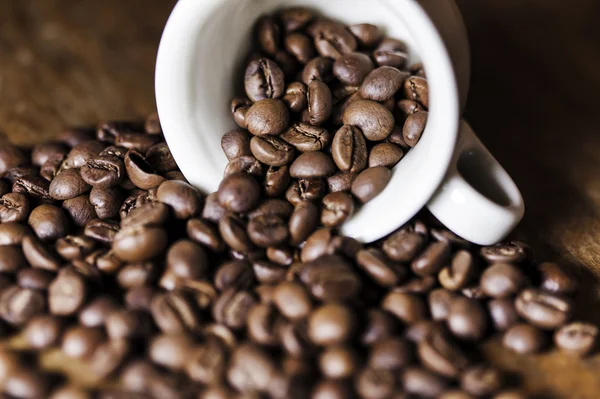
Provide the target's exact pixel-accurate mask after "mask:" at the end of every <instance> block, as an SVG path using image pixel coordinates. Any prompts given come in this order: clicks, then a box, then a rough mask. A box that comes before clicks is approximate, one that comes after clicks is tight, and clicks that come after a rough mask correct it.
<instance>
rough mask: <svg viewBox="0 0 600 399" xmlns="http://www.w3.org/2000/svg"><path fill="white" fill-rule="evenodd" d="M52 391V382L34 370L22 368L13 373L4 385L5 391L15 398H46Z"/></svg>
mask: <svg viewBox="0 0 600 399" xmlns="http://www.w3.org/2000/svg"><path fill="white" fill-rule="evenodd" d="M49 390H50V381H48V378H46V376H45V375H44V374H42V373H41V372H40V371H38V370H36V369H33V368H25V367H23V368H20V369H19V370H15V372H13V373H11V374H10V375H9V376H8V378H7V380H6V381H5V383H4V389H3V391H4V392H5V393H6V394H7V395H8V396H11V397H14V398H26V399H34V398H44V397H47V395H48V392H49Z"/></svg>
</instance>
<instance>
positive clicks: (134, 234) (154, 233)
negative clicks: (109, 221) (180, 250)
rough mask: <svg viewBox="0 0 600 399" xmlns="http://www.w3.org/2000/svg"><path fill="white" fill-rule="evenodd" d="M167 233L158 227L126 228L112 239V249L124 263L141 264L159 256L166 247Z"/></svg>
mask: <svg viewBox="0 0 600 399" xmlns="http://www.w3.org/2000/svg"><path fill="white" fill-rule="evenodd" d="M167 241H168V238H167V233H166V231H165V230H164V229H163V228H160V227H147V226H137V227H126V228H124V229H121V230H120V231H119V232H118V233H117V234H116V235H115V237H114V241H113V243H112V248H113V251H114V253H115V255H116V256H117V257H119V258H120V259H122V260H124V261H126V262H143V261H145V260H149V259H152V258H153V257H155V256H158V255H160V254H161V253H162V252H163V251H164V249H165V248H166V246H167Z"/></svg>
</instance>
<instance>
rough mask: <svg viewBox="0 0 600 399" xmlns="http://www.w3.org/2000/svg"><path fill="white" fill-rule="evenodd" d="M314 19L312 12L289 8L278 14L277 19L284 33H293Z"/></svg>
mask: <svg viewBox="0 0 600 399" xmlns="http://www.w3.org/2000/svg"><path fill="white" fill-rule="evenodd" d="M314 17H315V16H314V14H313V13H312V11H310V10H309V9H307V8H303V7H289V8H285V9H283V10H281V11H280V12H279V19H280V20H281V23H282V24H283V27H284V28H285V31H286V32H294V31H297V30H299V29H301V28H303V27H304V26H306V24H308V23H309V22H311V21H312V20H313V19H314Z"/></svg>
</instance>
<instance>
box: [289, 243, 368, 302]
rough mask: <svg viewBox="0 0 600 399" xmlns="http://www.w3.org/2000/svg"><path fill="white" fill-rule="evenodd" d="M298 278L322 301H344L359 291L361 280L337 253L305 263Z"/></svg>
mask: <svg viewBox="0 0 600 399" xmlns="http://www.w3.org/2000/svg"><path fill="white" fill-rule="evenodd" d="M300 279H301V280H302V282H303V283H304V284H306V285H308V287H309V288H310V292H311V294H312V295H313V296H314V297H315V298H317V299H319V300H321V301H323V302H333V301H345V300H349V299H351V298H354V297H355V296H356V295H357V294H358V293H359V291H360V288H361V282H360V280H359V278H358V276H357V275H356V273H355V272H354V271H353V270H352V269H351V268H350V266H349V264H348V263H346V262H345V261H344V260H343V259H342V258H341V257H339V256H337V255H328V256H321V257H320V258H319V259H316V260H313V261H311V262H309V263H306V264H305V265H304V266H303V268H302V269H301V271H300Z"/></svg>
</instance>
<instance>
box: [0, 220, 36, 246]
mask: <svg viewBox="0 0 600 399" xmlns="http://www.w3.org/2000/svg"><path fill="white" fill-rule="evenodd" d="M31 234H32V233H31V230H30V229H29V227H27V226H25V225H23V224H19V223H14V222H10V223H0V245H20V244H21V242H23V238H25V237H26V236H29V235H31Z"/></svg>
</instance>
